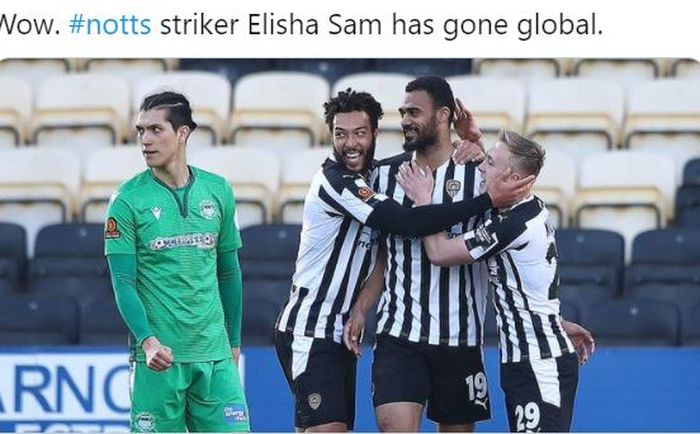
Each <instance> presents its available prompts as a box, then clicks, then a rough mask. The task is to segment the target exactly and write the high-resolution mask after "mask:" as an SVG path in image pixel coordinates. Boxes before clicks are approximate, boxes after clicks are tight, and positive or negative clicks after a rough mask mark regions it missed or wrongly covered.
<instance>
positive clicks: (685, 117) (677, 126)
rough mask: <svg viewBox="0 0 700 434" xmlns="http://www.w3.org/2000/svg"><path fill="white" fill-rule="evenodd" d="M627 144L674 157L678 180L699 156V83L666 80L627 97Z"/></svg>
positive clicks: (643, 86) (641, 87)
mask: <svg viewBox="0 0 700 434" xmlns="http://www.w3.org/2000/svg"><path fill="white" fill-rule="evenodd" d="M623 134H624V144H625V146H626V147H628V148H630V149H633V150H641V151H651V152H657V153H661V154H663V155H665V156H667V157H671V158H672V159H673V161H674V162H675V164H676V169H677V173H678V178H677V180H676V181H679V180H680V174H681V170H682V168H683V166H684V165H685V163H686V162H687V161H688V160H689V159H691V158H693V157H697V156H698V155H700V80H697V79H696V80H681V79H664V80H655V81H653V82H647V83H642V84H639V85H637V86H635V87H633V88H632V89H631V90H630V91H629V93H628V96H627V118H626V120H625V126H624V131H623Z"/></svg>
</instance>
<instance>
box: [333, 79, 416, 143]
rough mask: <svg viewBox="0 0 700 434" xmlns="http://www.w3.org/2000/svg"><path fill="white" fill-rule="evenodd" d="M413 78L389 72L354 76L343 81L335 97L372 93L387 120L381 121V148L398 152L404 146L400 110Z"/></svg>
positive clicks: (384, 118) (339, 82) (334, 86)
mask: <svg viewBox="0 0 700 434" xmlns="http://www.w3.org/2000/svg"><path fill="white" fill-rule="evenodd" d="M413 78H414V77H413V76H412V75H408V74H399V73H389V72H385V73H381V72H376V73H372V72H367V73H359V74H351V75H347V76H345V77H342V78H341V79H339V80H338V81H337V82H336V83H335V84H334V85H333V91H332V92H331V93H332V95H337V94H338V92H340V91H344V90H346V89H348V88H352V89H353V90H356V91H358V92H369V93H370V94H371V95H372V96H373V97H374V98H375V99H376V100H377V101H379V103H380V104H381V105H382V109H383V110H384V116H383V117H382V118H381V119H380V120H379V136H378V138H377V143H378V145H377V146H378V147H385V146H386V147H389V148H391V149H396V148H397V147H398V146H400V145H401V144H402V143H403V142H404V140H403V131H402V129H401V116H400V115H399V112H398V110H399V107H401V106H402V105H403V102H404V97H405V95H406V92H405V89H406V85H407V84H408V83H409V82H410V81H411V80H413Z"/></svg>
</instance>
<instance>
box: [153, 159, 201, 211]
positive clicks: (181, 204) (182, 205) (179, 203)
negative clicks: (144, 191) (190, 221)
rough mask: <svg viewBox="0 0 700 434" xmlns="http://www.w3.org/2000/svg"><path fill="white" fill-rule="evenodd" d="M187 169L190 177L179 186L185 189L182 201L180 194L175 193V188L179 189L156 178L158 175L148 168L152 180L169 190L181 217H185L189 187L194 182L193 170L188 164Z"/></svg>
mask: <svg viewBox="0 0 700 434" xmlns="http://www.w3.org/2000/svg"><path fill="white" fill-rule="evenodd" d="M187 170H188V171H189V172H190V179H189V180H188V181H187V184H185V186H184V187H181V188H184V189H185V194H184V195H183V200H182V201H181V200H180V196H179V195H178V194H177V190H179V189H175V188H172V187H170V186H169V185H168V184H166V183H165V182H163V181H161V180H160V179H158V177H157V176H156V175H154V174H153V171H152V170H150V172H151V177H152V178H153V180H154V181H155V182H157V183H158V184H160V185H161V186H162V187H163V188H165V189H166V190H168V192H170V194H171V195H172V196H173V199H175V203H176V204H177V207H178V209H179V210H180V215H181V216H182V217H187V202H188V199H189V197H190V187H192V184H194V178H195V175H194V170H192V167H191V166H189V165H188V166H187Z"/></svg>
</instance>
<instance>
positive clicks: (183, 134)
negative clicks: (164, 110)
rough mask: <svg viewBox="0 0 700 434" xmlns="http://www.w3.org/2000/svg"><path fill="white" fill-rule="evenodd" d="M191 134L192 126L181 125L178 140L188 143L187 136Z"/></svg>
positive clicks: (178, 130)
mask: <svg viewBox="0 0 700 434" xmlns="http://www.w3.org/2000/svg"><path fill="white" fill-rule="evenodd" d="M189 136H190V127H188V126H187V125H180V128H178V129H177V141H178V143H180V144H183V145H184V144H185V143H187V138H188V137H189Z"/></svg>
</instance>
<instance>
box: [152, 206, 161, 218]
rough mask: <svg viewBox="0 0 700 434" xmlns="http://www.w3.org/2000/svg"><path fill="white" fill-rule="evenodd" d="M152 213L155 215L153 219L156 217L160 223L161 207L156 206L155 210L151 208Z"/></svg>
mask: <svg viewBox="0 0 700 434" xmlns="http://www.w3.org/2000/svg"><path fill="white" fill-rule="evenodd" d="M151 212H152V213H153V217H155V218H156V220H158V221H160V212H161V209H160V207H157V206H154V207H153V208H151Z"/></svg>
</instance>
